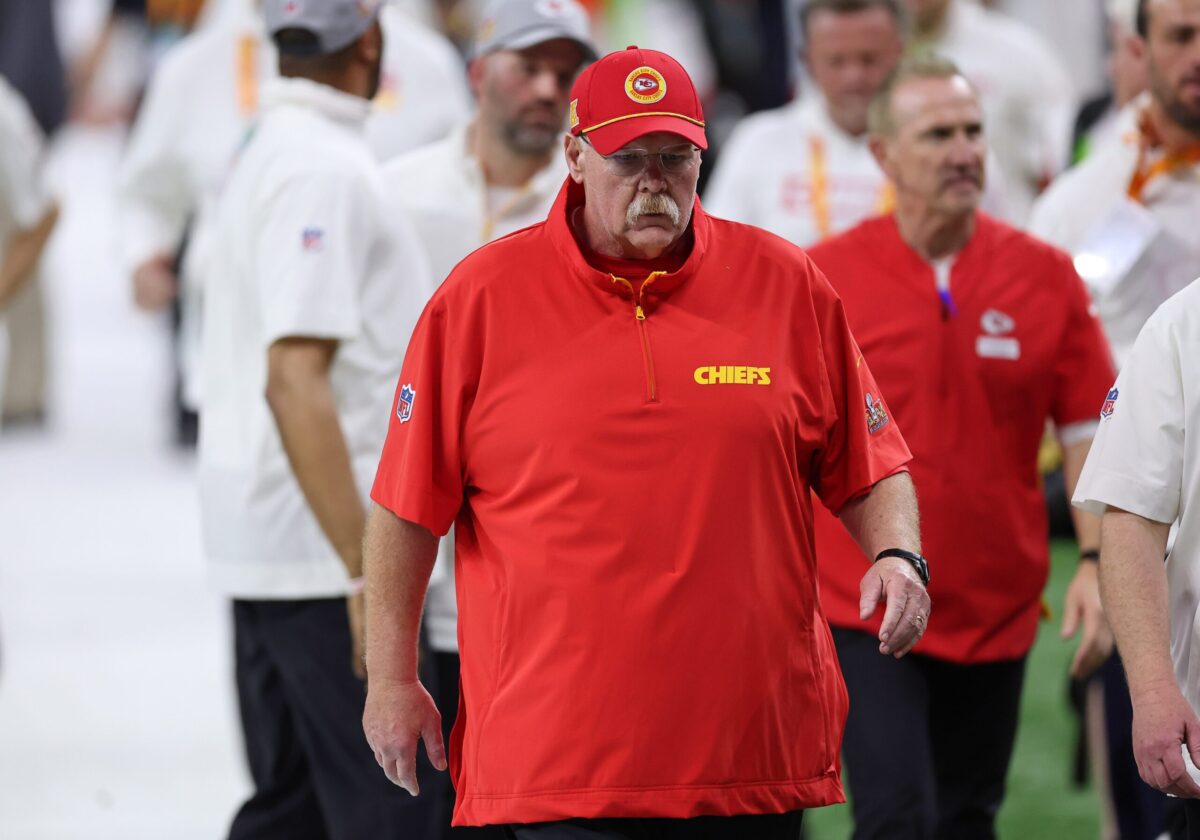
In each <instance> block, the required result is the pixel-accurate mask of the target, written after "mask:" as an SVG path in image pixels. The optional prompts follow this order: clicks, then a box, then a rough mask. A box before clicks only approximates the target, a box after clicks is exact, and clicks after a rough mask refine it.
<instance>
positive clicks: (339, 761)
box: [199, 0, 432, 840]
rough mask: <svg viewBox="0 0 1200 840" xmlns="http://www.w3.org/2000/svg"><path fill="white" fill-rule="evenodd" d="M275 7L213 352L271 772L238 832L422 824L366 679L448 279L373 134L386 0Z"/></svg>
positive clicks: (383, 831)
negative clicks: (415, 401) (368, 640)
mask: <svg viewBox="0 0 1200 840" xmlns="http://www.w3.org/2000/svg"><path fill="white" fill-rule="evenodd" d="M263 6H264V12H265V18H266V21H267V29H268V31H269V32H270V33H271V35H272V37H273V38H274V40H275V44H276V46H277V48H278V50H279V70H280V75H281V76H282V77H283V78H280V79H278V80H275V81H273V82H271V83H270V84H269V85H268V86H266V87H265V88H264V90H263V106H264V108H263V115H262V117H261V119H260V121H259V122H258V124H257V126H256V127H255V130H254V134H253V136H252V137H251V138H250V140H249V141H248V143H247V144H246V145H245V147H244V148H243V149H242V151H241V153H240V155H239V157H238V160H237V162H236V164H235V167H234V170H233V172H232V174H231V176H230V179H229V182H228V185H227V186H226V189H225V191H224V193H223V195H222V198H221V202H220V206H219V208H218V210H217V221H216V229H215V233H214V239H213V247H212V255H213V265H212V270H211V272H210V273H209V274H208V275H207V277H206V280H207V281H208V283H207V285H206V288H205V308H204V324H205V340H204V343H203V354H202V364H201V374H202V375H201V384H202V392H201V397H202V399H201V407H202V415H201V424H200V451H199V479H200V497H201V512H202V524H203V534H204V547H205V553H206V555H207V559H208V561H209V565H210V570H211V574H212V579H213V581H214V583H215V584H216V585H217V586H218V588H219V589H220V590H221V591H222V592H224V593H225V594H227V595H229V596H230V597H231V598H233V599H234V600H233V612H234V632H235V642H236V664H237V680H238V696H239V701H240V709H241V716H242V725H243V730H244V733H245V741H246V749H247V755H248V759H249V764H250V769H251V775H252V776H253V780H254V785H255V792H254V794H253V796H252V797H251V798H250V799H249V800H248V801H247V802H245V803H244V804H243V805H242V807H241V810H240V811H239V812H238V815H237V816H236V818H235V819H234V823H233V827H232V829H231V832H230V836H231V837H232V838H235V840H241V838H259V837H264V838H265V837H272V838H274V837H288V838H292V837H321V838H325V837H330V838H346V840H350V838H363V837H372V838H373V837H397V838H399V837H411V836H421V834H422V833H423V832H424V831H425V829H426V827H427V825H426V822H425V820H426V819H427V812H426V811H425V810H424V808H421V809H420V810H418V807H419V806H417V805H415V804H414V803H413V801H412V800H409V799H408V798H407V797H403V796H402V795H401V796H397V795H396V791H395V790H394V789H390V786H389V785H388V784H387V782H386V780H383V783H382V784H381V783H380V779H379V778H378V772H377V769H376V765H375V762H374V759H373V756H372V753H371V750H370V749H369V747H368V746H367V744H366V742H365V741H364V739H363V736H362V731H361V728H360V718H361V715H362V711H363V700H364V691H363V688H364V686H363V683H362V681H361V679H359V678H358V677H356V674H355V671H356V670H358V671H360V669H361V646H362V599H361V586H360V585H359V583H358V581H359V580H360V576H361V573H362V556H361V555H362V552H361V545H360V540H361V535H362V530H363V521H364V515H365V506H364V500H365V499H366V493H367V491H368V489H369V486H370V482H371V478H372V476H373V472H374V466H375V462H376V459H377V457H378V453H379V451H380V448H381V446H382V442H383V438H384V434H385V432H386V426H387V417H388V416H389V413H390V410H391V394H392V386H393V384H394V380H395V377H396V375H397V371H398V369H399V366H400V363H401V360H402V357H403V354H404V347H405V344H406V342H407V340H408V336H409V333H410V331H411V328H412V325H413V323H414V322H415V320H416V316H417V314H418V313H419V310H420V308H421V306H422V305H423V304H424V302H425V300H426V298H427V297H428V295H429V294H430V292H431V291H432V284H431V282H430V281H429V278H428V267H427V264H426V262H425V259H424V255H423V254H422V253H421V252H420V248H419V244H418V243H417V242H416V240H415V235H414V234H413V233H412V231H411V230H410V229H407V228H406V227H404V226H403V224H401V223H399V222H397V221H396V220H394V219H390V218H388V209H387V206H386V199H385V196H384V192H383V188H382V181H381V178H380V177H379V168H378V165H377V163H376V162H375V160H374V158H373V157H372V155H371V152H370V149H369V147H368V146H367V143H366V140H365V136H364V130H365V124H366V121H367V116H368V112H369V109H370V102H369V101H370V99H371V98H372V97H373V96H374V94H375V92H376V91H377V89H378V85H379V77H380V64H381V56H382V52H383V43H382V38H383V35H382V31H381V27H380V25H379V22H378V13H379V3H378V0H376V2H364V0H319V2H318V0H307V2H303V3H297V2H295V0H266V2H264V4H263ZM359 676H361V673H360V674H359Z"/></svg>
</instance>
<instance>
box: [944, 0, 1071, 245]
mask: <svg viewBox="0 0 1200 840" xmlns="http://www.w3.org/2000/svg"><path fill="white" fill-rule="evenodd" d="M921 46H922V47H928V48H930V49H932V50H934V51H935V52H937V53H939V54H940V55H943V56H945V57H946V58H949V59H951V60H952V61H953V62H954V63H955V64H957V65H958V67H959V69H960V70H961V71H962V72H963V74H964V75H965V76H966V77H967V79H969V80H970V81H971V83H972V84H973V85H974V86H975V88H976V89H977V90H978V91H979V96H980V100H981V104H982V106H983V112H984V123H985V126H984V128H985V131H986V133H987V138H988V144H989V146H990V147H991V149H992V152H993V153H994V154H995V156H996V160H997V161H998V163H999V171H998V172H992V173H990V175H992V176H995V175H999V176H1001V177H1002V178H1003V180H1004V185H1003V186H1004V198H1005V207H1006V214H1005V217H1006V218H1007V219H1008V221H1010V222H1012V223H1014V224H1017V225H1024V224H1025V221H1026V220H1027V218H1028V216H1029V211H1030V208H1031V207H1032V206H1033V201H1034V199H1035V198H1036V197H1037V193H1038V187H1039V184H1040V183H1043V182H1045V181H1048V180H1049V179H1050V178H1051V177H1053V176H1054V175H1056V174H1057V173H1058V172H1060V171H1061V170H1062V169H1063V168H1065V167H1066V165H1067V162H1068V160H1069V158H1070V148H1071V130H1072V127H1073V126H1074V123H1075V94H1074V91H1073V90H1072V87H1071V82H1070V79H1069V78H1068V76H1067V73H1066V70H1064V69H1063V66H1062V64H1061V62H1060V61H1059V60H1058V59H1057V58H1056V57H1055V54H1054V52H1053V51H1052V49H1051V47H1050V45H1049V44H1048V43H1046V41H1045V40H1044V39H1043V38H1042V37H1041V36H1040V35H1039V34H1038V33H1037V32H1035V31H1034V30H1032V29H1030V28H1029V27H1027V26H1025V25H1024V24H1022V23H1020V22H1019V21H1016V20H1013V19H1012V18H1010V17H1008V16H1007V15H1004V14H1001V13H999V12H993V11H990V10H988V9H985V8H983V7H981V6H978V5H976V4H974V3H969V2H965V0H955V2H953V3H952V4H951V6H950V10H949V12H948V13H947V17H946V23H945V27H944V29H943V31H942V33H941V34H940V36H939V37H937V38H936V39H934V40H932V41H929V42H925V43H923V44H921Z"/></svg>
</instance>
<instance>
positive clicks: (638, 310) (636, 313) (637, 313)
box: [633, 303, 646, 321]
mask: <svg viewBox="0 0 1200 840" xmlns="http://www.w3.org/2000/svg"><path fill="white" fill-rule="evenodd" d="M633 317H635V318H637V319H638V320H639V321H645V320H646V313H645V312H643V311H642V305H641V304H640V303H639V304H637V305H635V306H634V307H633Z"/></svg>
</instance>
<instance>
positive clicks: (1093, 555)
mask: <svg viewBox="0 0 1200 840" xmlns="http://www.w3.org/2000/svg"><path fill="white" fill-rule="evenodd" d="M1079 562H1080V563H1099V562H1100V549H1098V548H1089V549H1088V550H1087V551H1081V552H1079Z"/></svg>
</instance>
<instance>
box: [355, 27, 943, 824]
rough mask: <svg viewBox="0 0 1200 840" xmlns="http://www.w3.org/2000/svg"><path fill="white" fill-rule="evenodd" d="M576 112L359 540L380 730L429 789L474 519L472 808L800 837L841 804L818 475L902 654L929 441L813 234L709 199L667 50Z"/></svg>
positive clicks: (400, 441)
mask: <svg viewBox="0 0 1200 840" xmlns="http://www.w3.org/2000/svg"><path fill="white" fill-rule="evenodd" d="M570 126H571V130H570V135H569V136H568V137H566V138H565V139H564V146H565V152H566V156H567V163H568V167H569V173H570V176H569V178H568V180H567V182H566V183H565V185H564V186H563V189H562V191H561V193H560V194H559V197H558V200H557V202H556V203H555V205H554V207H553V209H552V210H551V211H550V215H549V217H548V219H547V220H546V221H545V222H544V223H542V224H539V225H534V226H533V227H530V228H526V229H525V230H523V231H518V232H517V233H514V234H512V235H510V236H508V237H505V238H502V239H500V240H497V241H495V242H493V243H491V244H490V245H487V246H484V247H483V248H481V249H480V250H478V251H476V252H474V253H473V254H472V255H470V256H469V257H467V258H466V259H465V260H463V262H461V263H460V264H459V265H458V267H457V268H456V269H455V270H454V272H453V273H451V275H450V277H449V278H448V279H447V280H446V282H445V283H444V284H443V285H442V287H441V289H440V290H439V291H438V292H437V294H436V295H435V296H434V297H433V299H432V300H431V301H430V303H429V305H428V307H427V308H426V310H425V312H424V314H423V315H422V317H421V320H420V322H419V324H418V326H417V328H416V331H415V333H414V335H413V339H412V342H411V343H410V345H409V349H408V354H407V357H406V359H405V362H404V368H403V373H402V374H401V377H400V382H399V387H398V389H397V397H396V404H395V407H394V411H393V414H392V417H391V428H390V431H389V434H388V441H387V444H386V445H385V447H384V452H383V457H382V460H381V463H380V466H379V472H378V475H377V477H376V483H375V488H374V491H373V498H374V499H375V501H376V503H377V506H376V507H375V509H374V511H373V512H372V515H371V520H370V524H369V526H368V532H367V549H366V554H367V567H368V568H367V601H368V631H367V637H368V640H369V641H368V650H367V663H368V670H369V673H370V683H369V685H370V691H369V694H368V697H367V712H366V716H365V721H364V726H365V729H366V732H367V736H368V739H369V740H370V742H371V744H372V746H373V747H374V749H375V753H376V758H377V760H378V761H379V763H380V765H381V766H382V767H383V768H384V771H385V772H386V773H387V774H388V776H389V778H391V779H392V780H393V781H394V782H396V783H397V784H400V785H402V786H404V787H405V788H406V789H407V790H409V791H410V792H412V793H414V794H416V793H417V790H416V785H415V780H414V773H413V768H414V759H415V755H416V749H417V742H418V740H419V739H420V740H423V741H424V742H425V746H426V749H427V750H428V751H429V754H430V756H431V757H432V759H433V761H434V763H435V764H437V765H439V766H444V761H445V759H444V757H443V748H442V742H441V734H440V733H441V729H440V726H439V722H438V716H437V711H436V709H435V708H434V706H433V703H432V701H431V700H430V699H429V695H428V694H427V693H426V692H425V690H424V688H422V686H421V685H420V683H419V682H418V681H417V679H416V651H417V645H416V640H417V624H418V620H419V617H420V610H421V599H422V596H423V594H424V590H425V582H426V580H427V579H428V577H429V572H430V568H431V565H432V563H433V559H434V553H435V551H436V546H437V539H438V537H437V535H441V534H445V533H446V531H447V529H448V528H449V527H450V525H451V523H454V524H455V534H456V552H455V569H456V583H457V596H458V603H459V631H458V632H459V641H460V647H461V653H462V682H461V693H460V712H459V715H458V718H457V720H456V723H455V726H454V732H453V735H452V737H451V743H450V765H451V772H452V775H453V778H454V783H455V787H456V789H457V791H458V800H457V804H456V809H455V814H454V822H455V824H456V825H480V824H501V825H507V826H509V827H510V831H511V832H512V833H513V834H514V835H515V836H516V837H518V838H522V840H529V838H540V840H550V838H570V837H580V836H584V837H588V838H628V837H633V836H646V832H649V831H653V832H654V834H653V836H656V837H658V836H662V837H679V838H696V837H706V838H708V837H730V838H745V837H754V838H760V840H771V838H780V840H782V839H783V838H794V837H796V835H797V834H798V831H799V824H800V820H801V816H802V809H804V808H808V807H813V806H819V805H824V804H829V803H832V802H837V801H841V799H842V790H841V783H840V780H839V753H840V749H841V735H842V726H843V722H844V719H845V712H846V706H845V692H844V687H843V684H842V680H841V676H840V674H839V673H838V669H837V661H836V655H835V653H834V650H833V643H832V640H831V638H830V635H829V630H828V627H827V624H826V622H825V617H824V615H823V613H822V611H821V607H820V603H819V600H818V598H817V585H816V558H815V557H814V555H813V543H812V528H811V525H812V516H813V505H812V492H813V491H815V492H816V494H817V495H818V496H819V497H820V499H821V501H822V502H823V503H824V504H825V505H827V506H828V507H829V508H830V509H831V510H835V511H837V512H838V513H839V515H840V517H841V520H842V521H843V522H844V523H846V525H847V527H848V528H849V529H850V531H851V532H852V533H854V534H855V535H856V536H857V538H858V539H859V540H860V541H861V542H862V544H863V546H864V548H865V549H866V550H867V551H868V552H869V553H870V554H871V556H872V557H877V556H878V557H880V559H879V561H878V563H877V564H876V565H875V566H874V567H872V568H870V569H868V568H866V566H864V568H863V569H862V572H864V573H865V574H863V575H861V577H862V596H861V602H862V603H861V609H862V612H863V613H864V614H870V613H872V612H874V611H875V608H876V606H877V605H878V604H879V603H881V602H884V601H886V604H887V609H886V614H885V617H884V619H883V626H882V629H881V632H880V633H879V637H878V638H877V640H876V647H877V648H878V649H879V651H880V653H883V654H886V655H891V656H896V657H900V656H903V655H904V654H905V653H907V652H908V650H909V649H910V648H911V647H912V645H913V644H915V643H916V641H917V639H918V638H919V637H920V634H921V632H922V631H923V629H924V626H925V623H926V621H927V618H928V615H929V608H930V605H929V600H928V597H927V595H926V592H925V587H924V582H923V580H927V575H928V571H927V569H926V567H925V563H924V560H923V559H922V558H921V557H920V555H919V553H918V552H919V551H920V544H919V535H918V533H917V529H916V520H917V513H916V502H915V499H914V498H913V495H912V485H911V483H910V481H909V478H908V475H907V473H906V471H905V470H906V464H907V462H908V460H909V454H908V450H907V448H906V447H905V445H904V441H903V439H902V437H901V436H900V433H899V431H898V428H897V425H896V423H894V422H892V421H891V420H890V419H889V411H890V409H889V407H888V406H887V404H886V402H885V400H884V399H883V396H882V395H881V394H880V392H879V389H878V387H877V386H876V384H875V382H874V380H873V379H872V377H871V373H870V370H869V368H868V367H867V365H866V364H864V363H863V361H862V358H861V355H860V354H859V351H858V348H857V346H856V345H855V343H854V339H853V338H852V336H851V335H850V332H849V330H848V329H847V327H846V321H845V318H844V316H843V314H842V308H841V304H840V303H839V302H838V300H837V298H836V296H835V295H834V294H833V292H832V290H831V289H830V288H829V285H828V283H827V282H826V281H825V279H824V277H822V276H821V274H820V272H818V271H816V270H815V269H814V268H813V266H812V264H811V263H810V262H809V260H808V258H807V257H806V256H805V255H804V254H803V252H801V251H800V250H799V249H797V248H796V247H794V246H793V245H791V244H789V243H787V242H785V241H783V240H781V239H779V238H777V237H775V236H772V235H770V234H767V233H765V232H764V231H760V230H757V229H755V228H751V227H747V226H745V225H739V224H734V223H732V222H725V221H722V220H719V219H713V218H710V217H708V216H707V215H706V214H705V213H704V211H703V210H702V209H701V207H700V205H699V203H698V202H697V201H696V181H697V177H698V175H699V166H700V151H701V150H702V149H703V148H705V146H706V140H705V133H704V115H703V113H702V111H701V108H700V103H699V99H698V98H697V96H696V92H695V89H694V88H693V86H692V83H691V80H690V79H689V78H688V76H687V74H686V72H684V70H683V68H682V67H680V66H679V64H678V63H677V62H675V61H674V60H673V59H671V58H670V57H668V56H666V55H664V54H662V53H658V52H654V51H652V50H639V49H637V48H634V47H631V48H630V49H628V50H624V51H621V52H618V53H613V54H611V55H609V56H606V57H605V58H603V59H601V60H600V61H599V62H597V63H596V64H593V65H592V66H591V67H589V68H588V69H586V70H585V71H584V72H583V73H582V74H581V75H580V76H579V78H578V80H577V81H576V83H575V86H574V88H573V90H572V95H571V105H570ZM876 656H879V653H877V654H876ZM880 658H884V657H882V656H881V657H880ZM648 820H652V821H653V822H652V823H649V824H648V823H647V821H648Z"/></svg>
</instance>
